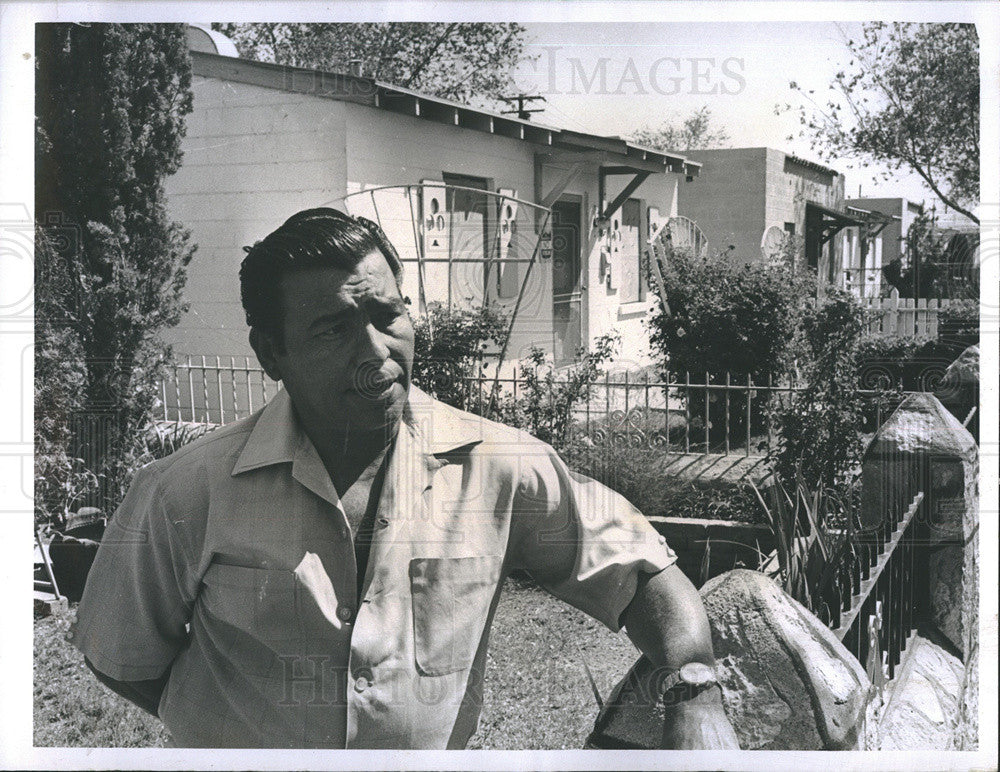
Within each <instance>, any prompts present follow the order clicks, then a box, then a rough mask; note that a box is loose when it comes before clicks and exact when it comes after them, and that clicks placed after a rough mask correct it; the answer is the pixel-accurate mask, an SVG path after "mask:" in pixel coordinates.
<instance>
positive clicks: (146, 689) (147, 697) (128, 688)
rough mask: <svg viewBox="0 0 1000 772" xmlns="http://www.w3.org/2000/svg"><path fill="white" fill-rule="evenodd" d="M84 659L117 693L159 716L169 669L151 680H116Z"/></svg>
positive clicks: (105, 683) (93, 671) (96, 674)
mask: <svg viewBox="0 0 1000 772" xmlns="http://www.w3.org/2000/svg"><path fill="white" fill-rule="evenodd" d="M83 661H84V662H86V663H87V667H89V668H90V670H91V672H92V673H93V674H94V675H95V676H97V680H98V681H100V682H101V683H102V684H104V685H105V686H106V687H108V688H109V689H110V690H111V691H113V692H114V693H115V694H118V695H120V696H121V697H124V698H125V699H126V700H128V701H129V702H131V703H133V704H135V705H138V706H139V707H140V708H142V709H143V710H145V711H146V712H147V713H152V714H153V715H154V716H157V717H159V714H158V713H157V709H158V708H159V706H160V697H161V696H163V689H164V688H165V687H166V685H167V678H168V677H169V675H170V674H169V671H168V672H167V673H166V674H164V675H163V676H161V677H160V678H154V679H151V680H149V681H116V680H115V679H114V678H111V677H110V676H107V675H105V674H104V673H102V672H101V671H100V670H98V669H97V668H95V667H94V666H93V664H92V663H91V662H90V660H89V659H87V658H86V657H84V658H83Z"/></svg>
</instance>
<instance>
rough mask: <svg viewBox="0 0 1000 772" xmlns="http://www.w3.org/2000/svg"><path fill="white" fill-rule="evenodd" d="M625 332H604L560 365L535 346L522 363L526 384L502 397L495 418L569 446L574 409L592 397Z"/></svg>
mask: <svg viewBox="0 0 1000 772" xmlns="http://www.w3.org/2000/svg"><path fill="white" fill-rule="evenodd" d="M620 342H621V336H620V335H618V333H616V332H614V333H608V334H606V335H602V336H601V337H599V338H597V339H596V340H595V341H594V345H593V346H592V348H591V350H590V351H587V352H585V351H584V350H583V348H581V349H580V350H579V351H577V361H576V362H575V363H574V364H572V365H570V366H568V367H563V368H560V369H559V371H558V372H557V371H556V368H555V367H554V366H553V364H552V362H551V358H550V357H548V356H547V355H546V354H545V352H544V351H542V350H541V349H540V348H538V347H537V346H533V347H532V348H531V352H530V353H529V354H528V356H527V358H526V360H525V361H523V362H522V363H521V365H520V366H519V368H518V370H519V375H520V378H521V379H523V386H521V387H520V391H519V394H518V397H517V399H516V400H515V399H514V398H513V395H506V396H505V397H503V398H502V399H500V400H499V401H498V404H497V406H496V411H495V413H494V415H493V416H491V417H493V418H495V419H496V420H498V421H501V422H503V423H506V424H509V425H510V426H517V427H519V428H522V429H525V430H526V431H528V432H529V433H531V434H533V435H534V436H535V437H538V438H539V439H540V440H542V441H544V442H547V443H549V444H550V445H552V446H553V447H554V448H555V449H556V450H557V451H563V450H564V449H566V447H567V445H568V442H569V441H570V439H571V434H572V430H573V413H574V411H575V410H576V408H577V406H578V405H579V404H580V403H581V402H585V401H586V400H588V399H590V395H591V391H592V389H593V386H594V384H595V383H596V382H597V379H598V377H599V376H600V374H601V367H602V366H603V365H604V364H605V363H606V362H607V361H608V360H609V359H611V357H612V356H614V353H615V351H616V350H617V349H618V345H619V343H620Z"/></svg>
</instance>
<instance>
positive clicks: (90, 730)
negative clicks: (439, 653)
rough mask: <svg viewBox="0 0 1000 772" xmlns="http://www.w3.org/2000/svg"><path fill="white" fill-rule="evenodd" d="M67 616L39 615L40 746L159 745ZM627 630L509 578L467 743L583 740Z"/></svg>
mask: <svg viewBox="0 0 1000 772" xmlns="http://www.w3.org/2000/svg"><path fill="white" fill-rule="evenodd" d="M68 630H69V618H68V617H67V616H66V615H59V616H54V617H49V618H46V619H41V620H38V621H36V622H35V631H34V636H35V674H34V679H35V680H34V684H35V686H34V720H35V730H34V742H35V745H37V746H76V747H125V748H127V747H160V746H162V744H163V739H164V736H163V731H162V728H161V725H160V723H159V721H157V720H156V719H155V718H153V717H152V716H150V715H148V714H146V713H144V712H143V711H141V710H139V709H138V708H136V707H133V706H132V705H131V704H130V703H128V702H126V701H125V700H123V699H121V698H119V697H118V696H117V695H116V694H114V693H112V692H110V691H108V690H107V689H105V688H104V687H103V686H101V684H100V683H98V681H97V679H96V678H94V677H93V675H92V674H91V673H90V671H89V670H87V668H86V666H85V665H84V663H83V656H82V655H81V654H80V653H79V652H78V651H77V650H76V649H75V648H73V646H72V645H71V644H69V643H68V642H67V641H66V639H65V636H66V633H67V632H68ZM637 656H638V655H637V653H636V650H635V648H634V647H633V646H632V644H631V642H630V641H629V640H628V638H626V637H625V634H624V633H620V634H618V635H615V634H614V633H612V632H610V631H609V630H608V629H607V628H605V627H604V626H603V625H601V624H600V623H598V622H595V621H594V620H592V619H591V618H590V617H588V616H586V615H585V614H582V613H581V612H579V611H577V610H576V609H573V608H570V607H569V606H567V605H565V604H564V603H562V602H561V601H558V600H556V599H554V598H552V597H551V596H549V595H547V594H546V593H545V592H543V591H542V590H540V589H538V588H537V587H535V586H534V585H533V584H531V583H530V582H527V581H520V580H517V579H510V580H508V582H507V586H506V587H505V588H504V594H503V597H502V599H501V601H500V605H499V607H498V609H497V615H496V619H495V621H494V623H493V632H492V635H491V639H490V653H489V659H488V665H487V671H486V692H485V698H484V704H483V713H482V718H481V720H480V724H479V731H478V732H477V733H476V734H475V735H474V736H473V737H472V739H471V740H470V742H469V746H468V747H469V748H484V749H485V748H488V749H561V748H580V747H582V746H583V742H584V739H585V738H586V736H587V734H588V733H589V732H590V729H591V727H592V726H593V722H594V718H595V717H596V715H597V704H596V703H595V701H594V696H593V693H592V691H591V688H590V684H589V682H588V680H587V676H586V672H585V670H584V666H583V661H584V660H586V662H587V665H588V666H589V667H590V670H591V673H592V674H593V676H594V679H595V681H596V682H597V685H598V688H599V689H600V691H601V695H602V696H604V697H606V696H607V694H608V692H610V690H611V687H612V686H613V685H614V684H615V683H616V682H617V681H618V679H619V678H621V677H622V676H623V675H624V674H625V672H626V671H627V670H628V668H629V666H630V665H631V664H632V663H633V662H634V661H635V658H636V657H637Z"/></svg>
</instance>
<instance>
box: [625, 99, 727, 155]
mask: <svg viewBox="0 0 1000 772" xmlns="http://www.w3.org/2000/svg"><path fill="white" fill-rule="evenodd" d="M714 120H715V119H714V118H713V116H712V111H711V110H709V109H708V105H703V106H702V107H701V108H700V109H698V110H695V111H694V112H693V113H691V115H689V116H688V117H687V118H685V119H684V120H683V121H682V122H681V123H680V124H678V123H677V122H676V121H674V122H669V121H668V122H666V123H664V124H662V125H661V126H660V127H659V128H653V127H651V126H645V127H643V128H641V129H638V130H636V131H634V132H632V134H631V138H632V140H633V141H635V142H638V143H639V144H640V145H645V146H646V147H651V148H653V149H655V150H663V151H670V150H704V149H706V148H712V147H729V144H730V137H729V132H727V131H726V129H725V128H724V127H722V126H716V125H714Z"/></svg>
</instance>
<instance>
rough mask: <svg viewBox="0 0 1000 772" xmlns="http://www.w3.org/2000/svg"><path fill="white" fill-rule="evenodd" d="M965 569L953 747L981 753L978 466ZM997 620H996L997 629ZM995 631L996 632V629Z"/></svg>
mask: <svg viewBox="0 0 1000 772" xmlns="http://www.w3.org/2000/svg"><path fill="white" fill-rule="evenodd" d="M965 499H966V502H967V506H966V509H965V520H964V527H963V537H964V563H963V566H962V615H961V617H962V646H961V651H962V655H963V657H964V659H965V674H964V676H963V678H962V688H961V693H960V695H959V702H958V715H957V717H956V720H955V732H954V746H955V748H956V749H957V750H961V751H974V750H978V749H979V466H978V464H976V465H975V466H969V467H967V468H966V478H965ZM995 621H996V618H995V617H994V625H995ZM994 629H995V628H994Z"/></svg>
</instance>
